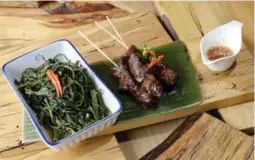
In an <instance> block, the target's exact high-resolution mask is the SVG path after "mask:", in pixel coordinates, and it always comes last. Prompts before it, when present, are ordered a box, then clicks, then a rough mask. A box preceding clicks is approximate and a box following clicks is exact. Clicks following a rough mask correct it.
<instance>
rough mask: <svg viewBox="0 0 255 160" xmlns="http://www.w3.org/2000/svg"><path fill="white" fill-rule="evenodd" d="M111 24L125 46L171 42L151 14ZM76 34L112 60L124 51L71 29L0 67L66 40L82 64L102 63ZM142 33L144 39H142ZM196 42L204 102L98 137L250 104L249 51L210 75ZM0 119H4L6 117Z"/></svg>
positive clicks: (91, 32) (87, 29) (93, 31)
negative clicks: (216, 109)
mask: <svg viewBox="0 0 255 160" xmlns="http://www.w3.org/2000/svg"><path fill="white" fill-rule="evenodd" d="M153 19H154V20H153ZM115 23H116V27H117V28H118V29H119V31H120V33H121V35H122V36H123V38H124V39H125V41H126V42H127V44H137V45H140V44H141V43H147V44H148V45H149V46H152V47H153V46H159V45H160V44H163V43H167V42H171V39H170V38H169V37H168V35H167V34H166V32H165V31H164V30H163V28H162V27H161V26H160V24H159V22H158V21H157V20H156V18H155V16H154V15H153V14H152V13H137V14H133V15H130V16H127V17H123V18H119V19H118V20H116V21H115ZM102 25H103V26H104V25H107V23H106V22H102ZM127 27H130V28H127ZM77 30H82V31H84V33H85V34H87V35H88V36H89V37H90V38H91V39H92V40H93V41H95V42H96V43H97V44H98V45H99V46H100V47H101V48H102V49H103V50H104V51H105V52H106V53H108V54H110V55H111V57H112V58H113V57H118V56H120V55H121V54H122V53H124V51H125V49H124V48H123V47H121V46H120V45H118V44H117V43H116V42H115V41H114V40H112V39H111V37H109V36H108V35H106V34H104V33H103V32H102V31H99V30H98V28H95V27H94V25H93V24H91V25H86V26H82V27H76V28H73V29H71V30H69V32H68V33H67V32H66V33H65V35H64V36H63V34H60V35H59V36H57V35H54V36H53V37H52V38H50V36H49V38H47V39H46V40H42V41H37V42H34V43H33V44H32V45H29V46H26V47H25V46H23V47H25V48H22V49H19V50H17V51H15V52H11V53H10V52H9V53H6V54H5V56H2V57H1V64H3V63H4V62H6V61H8V60H10V59H12V58H15V57H17V56H18V55H21V54H24V53H26V52H28V51H30V50H33V49H35V48H39V47H41V46H43V45H45V44H47V43H48V42H52V41H54V40H56V39H57V38H66V39H69V40H70V41H71V42H73V43H74V45H75V46H76V47H77V48H78V50H79V51H80V53H81V54H82V55H83V56H85V57H86V60H87V61H88V62H90V63H91V62H95V61H101V60H104V58H103V57H102V56H98V53H97V51H95V49H94V48H93V47H91V46H90V45H88V43H87V42H85V41H84V40H83V39H82V38H81V37H79V35H78V34H77ZM145 33H146V37H145V36H144V34H145ZM99 37H100V40H99ZM199 42H200V39H195V40H192V41H187V42H185V43H186V45H187V48H188V50H189V53H190V56H191V58H192V60H193V62H194V65H195V67H196V69H197V72H198V74H199V79H200V83H201V88H202V91H203V96H204V102H203V103H202V104H201V105H198V106H195V107H192V108H188V109H186V110H180V111H176V112H175V113H169V114H165V115H155V116H154V117H148V118H144V119H139V120H133V121H130V122H127V123H120V124H118V125H115V126H113V127H111V128H109V129H106V130H105V131H104V132H102V133H100V135H102V134H110V133H114V132H119V131H123V130H127V129H132V128H137V127H141V126H146V125H149V124H155V123H158V122H162V121H166V120H170V119H175V118H179V117H183V116H187V115H190V114H193V113H195V112H198V111H202V110H210V109H213V108H221V107H226V106H228V105H233V104H237V103H241V102H246V101H248V100H252V99H253V95H254V92H253V67H252V66H253V63H254V62H253V57H252V56H251V54H250V53H249V51H248V50H244V51H243V52H242V53H241V54H240V56H238V58H237V63H236V64H235V66H234V67H233V68H232V69H231V70H229V71H228V72H224V73H212V72H211V71H209V69H208V68H207V67H206V66H204V65H203V64H202V62H201V57H200V51H199ZM2 53H5V51H3V52H2ZM2 81H3V83H2V84H1V87H2V88H3V89H5V90H6V91H5V92H3V94H4V95H5V96H6V97H8V98H7V99H6V100H4V101H2V102H1V104H2V105H5V106H6V107H7V108H8V107H9V105H11V106H13V107H14V108H15V109H13V111H14V114H13V113H10V114H11V115H10V114H9V113H7V115H9V116H13V117H8V118H13V119H14V121H12V124H15V125H11V126H15V127H16V126H17V125H19V124H20V123H19V121H20V117H21V110H20V109H21V107H20V105H19V103H18V102H17V99H16V98H15V96H14V94H13V93H12V91H11V90H10V88H9V86H8V85H7V83H6V82H5V81H4V80H2ZM7 95H8V96H7ZM9 97H10V98H9ZM13 103H14V104H13ZM18 107H20V109H17V108H18ZM11 111H12V110H11ZM3 118H6V116H5V117H3ZM0 121H1V120H0ZM15 127H13V128H12V129H7V130H5V129H4V130H3V134H6V132H8V133H9V132H13V131H17V130H20V129H18V128H15ZM8 128H9V126H8ZM18 133H19V132H18ZM18 133H17V134H18ZM14 137H16V136H14ZM13 143H17V142H16V140H13ZM3 145H4V146H5V147H6V143H4V144H3ZM7 148H8V146H7Z"/></svg>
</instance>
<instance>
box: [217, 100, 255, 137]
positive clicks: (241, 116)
mask: <svg viewBox="0 0 255 160" xmlns="http://www.w3.org/2000/svg"><path fill="white" fill-rule="evenodd" d="M218 111H219V113H220V115H221V117H222V119H223V120H224V121H225V122H226V123H227V124H229V125H230V126H232V127H234V128H236V129H238V130H241V131H243V132H245V133H248V134H252V133H254V101H251V102H246V103H241V104H237V105H234V106H230V107H226V108H221V109H219V110H218Z"/></svg>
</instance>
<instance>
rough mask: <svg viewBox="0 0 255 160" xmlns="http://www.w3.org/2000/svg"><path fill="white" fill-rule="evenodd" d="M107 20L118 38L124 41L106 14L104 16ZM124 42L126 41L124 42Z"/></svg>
mask: <svg viewBox="0 0 255 160" xmlns="http://www.w3.org/2000/svg"><path fill="white" fill-rule="evenodd" d="M106 19H107V21H108V22H109V24H110V25H111V26H112V28H113V30H114V31H115V33H116V34H117V35H118V36H119V38H120V40H121V41H122V42H123V43H125V41H124V40H123V39H122V37H121V36H120V34H119V32H118V31H117V29H116V28H115V27H114V25H113V24H112V22H111V20H110V18H109V17H108V16H106ZM125 44H126V43H125Z"/></svg>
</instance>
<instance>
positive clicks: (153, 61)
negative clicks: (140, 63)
mask: <svg viewBox="0 0 255 160" xmlns="http://www.w3.org/2000/svg"><path fill="white" fill-rule="evenodd" d="M163 58H164V56H163V55H161V56H158V57H157V58H153V59H152V61H151V62H150V64H149V65H148V66H147V68H148V69H150V68H152V67H153V66H154V65H155V64H158V63H160V62H161V61H162V60H163Z"/></svg>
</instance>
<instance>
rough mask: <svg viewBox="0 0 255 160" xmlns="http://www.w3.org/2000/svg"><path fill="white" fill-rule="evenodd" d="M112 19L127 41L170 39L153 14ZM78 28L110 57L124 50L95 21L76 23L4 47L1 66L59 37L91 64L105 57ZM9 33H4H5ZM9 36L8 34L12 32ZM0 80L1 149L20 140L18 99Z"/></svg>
mask: <svg viewBox="0 0 255 160" xmlns="http://www.w3.org/2000/svg"><path fill="white" fill-rule="evenodd" d="M112 21H113V23H115V26H116V28H117V29H118V31H119V32H120V34H121V35H122V37H123V39H124V40H125V41H126V43H127V44H137V45H140V44H142V43H147V44H148V45H150V46H152V47H156V46H159V45H162V44H165V43H169V42H171V39H170V38H169V36H168V35H167V34H166V32H165V31H164V30H163V28H162V26H161V25H160V23H159V22H158V21H157V19H156V17H155V16H154V15H153V14H152V13H137V14H132V15H130V16H127V17H122V18H119V19H113V20H112ZM34 23H35V26H36V25H38V26H39V25H40V24H41V23H37V21H36V22H34ZM101 25H102V26H107V29H111V28H110V27H109V24H108V23H107V22H106V21H104V22H102V23H101ZM0 27H1V26H0ZM24 27H25V26H24ZM20 28H22V26H20ZM44 30H45V31H47V27H45V28H44ZM78 30H81V31H83V32H84V33H85V34H86V35H88V36H89V37H90V38H91V39H92V40H93V41H94V42H95V43H96V44H97V45H98V46H99V47H101V48H102V49H103V50H104V51H105V52H106V53H108V54H109V55H110V56H111V57H112V58H113V57H116V56H120V55H122V54H123V53H124V52H125V48H123V47H122V46H120V45H119V44H118V43H117V42H116V41H114V40H113V39H112V38H111V37H109V36H108V35H107V34H105V33H104V32H103V31H101V30H100V29H99V28H97V27H95V25H94V24H89V25H83V26H78V27H75V28H72V29H70V30H67V31H63V30H62V31H61V30H60V31H59V32H58V33H57V32H53V33H51V34H50V32H49V35H48V38H47V39H45V40H41V41H37V42H34V41H32V42H33V43H31V44H30V45H27V44H22V46H23V47H24V48H22V49H15V50H16V51H14V52H7V53H6V52H5V51H6V50H5V49H4V50H2V51H1V53H2V54H4V55H2V56H1V58H0V61H1V62H0V63H1V65H2V64H3V63H4V62H6V61H7V60H8V59H10V58H14V57H16V56H18V55H22V54H24V53H26V52H29V51H31V50H33V49H35V48H39V47H41V46H43V45H46V44H47V43H49V42H52V41H55V40H57V39H59V38H66V39H68V40H70V41H71V42H72V43H73V44H74V45H75V46H76V47H77V49H78V50H79V52H80V53H81V54H82V55H83V56H84V57H85V58H86V60H87V61H88V62H90V63H92V62H95V61H101V60H105V59H104V57H102V56H101V55H100V54H99V53H98V52H97V51H96V50H95V49H94V48H93V47H92V46H90V45H89V44H88V43H87V42H86V41H85V40H84V39H83V38H82V37H80V35H78V33H77V31H78ZM154 31H156V32H154ZM21 33H22V32H21ZM144 33H147V35H146V36H144ZM37 34H38V33H37ZM8 35H9V34H8ZM8 35H7V34H6V36H8ZM9 36H11V34H10V35H9ZM3 42H5V41H3ZM0 82H1V83H0V87H1V90H0V95H1V96H5V97H6V99H4V100H2V101H1V102H0V103H1V104H0V106H1V107H0V110H2V111H0V114H1V116H0V123H1V124H2V126H1V132H0V136H2V139H1V141H0V150H5V149H8V148H12V147H15V146H17V145H18V144H19V142H20V138H21V127H20V125H21V119H22V106H21V105H20V103H19V102H18V99H17V98H16V96H15V95H14V93H13V92H12V90H11V89H10V87H9V86H8V84H7V82H6V81H5V80H4V78H3V76H2V75H1V76H0ZM7 97H8V98H7ZM8 112H9V113H8ZM17 126H18V127H17Z"/></svg>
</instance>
